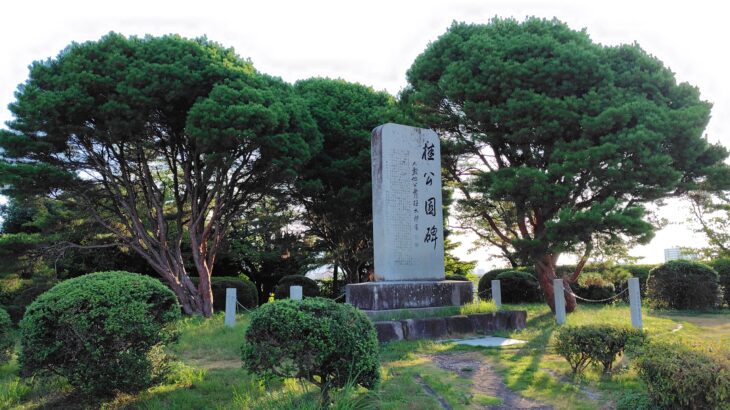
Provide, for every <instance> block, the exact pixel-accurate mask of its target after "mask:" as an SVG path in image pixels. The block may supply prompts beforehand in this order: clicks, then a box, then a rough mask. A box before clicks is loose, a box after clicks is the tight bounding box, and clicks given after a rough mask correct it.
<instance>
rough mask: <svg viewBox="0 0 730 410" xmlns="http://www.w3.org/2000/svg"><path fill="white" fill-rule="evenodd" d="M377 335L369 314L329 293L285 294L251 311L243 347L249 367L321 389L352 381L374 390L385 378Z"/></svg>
mask: <svg viewBox="0 0 730 410" xmlns="http://www.w3.org/2000/svg"><path fill="white" fill-rule="evenodd" d="M378 354H379V353H378V338H377V335H376V333H375V327H374V326H373V324H372V323H371V322H370V320H369V319H368V318H367V316H365V314H364V313H362V312H361V311H359V310H357V309H356V308H354V307H353V306H351V305H348V304H341V303H336V302H334V301H332V300H329V299H324V298H307V299H304V300H302V301H297V300H290V299H283V300H276V301H274V302H271V303H267V304H265V305H263V306H261V307H259V308H258V309H257V310H256V311H254V312H253V313H252V314H251V323H250V325H249V327H248V329H247V330H246V335H245V343H244V344H243V347H242V349H241V357H242V359H243V363H244V367H245V368H247V369H248V370H249V371H251V372H253V373H256V374H258V375H261V376H264V377H266V376H271V375H276V376H280V377H296V378H300V379H305V380H308V381H310V382H312V383H314V384H315V385H317V386H319V387H320V389H322V397H323V401H325V402H326V401H328V389H329V388H331V387H343V386H345V385H346V384H347V383H348V382H352V383H354V384H359V385H361V386H363V387H365V388H367V389H372V388H374V387H375V386H376V384H377V383H378V380H379V378H380V371H379V368H380V363H379V359H378Z"/></svg>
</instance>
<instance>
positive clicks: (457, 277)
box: [444, 275, 469, 282]
mask: <svg viewBox="0 0 730 410" xmlns="http://www.w3.org/2000/svg"><path fill="white" fill-rule="evenodd" d="M444 280H459V281H466V282H468V281H469V278H467V277H466V276H464V275H446V277H445V278H444Z"/></svg>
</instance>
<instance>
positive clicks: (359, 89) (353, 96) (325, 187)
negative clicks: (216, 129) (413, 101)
mask: <svg viewBox="0 0 730 410" xmlns="http://www.w3.org/2000/svg"><path fill="white" fill-rule="evenodd" d="M295 89H296V90H297V93H298V94H299V95H300V96H302V98H303V99H304V100H305V101H306V102H307V105H308V106H309V109H310V110H311V113H312V117H313V118H314V120H315V121H316V123H317V126H318V128H319V130H320V132H321V133H322V136H323V139H324V141H323V147H322V150H321V151H320V152H319V153H318V154H317V155H316V156H314V157H312V159H311V160H310V161H309V162H308V163H307V165H305V166H304V167H302V169H301V171H300V173H299V175H298V177H297V179H296V182H295V184H294V187H293V191H292V192H293V195H294V197H295V198H296V200H297V202H298V203H299V204H301V205H302V206H303V208H304V212H303V215H302V217H303V222H304V224H305V225H307V227H308V228H309V230H310V232H311V233H312V234H313V235H316V236H317V237H319V238H321V239H322V241H323V243H324V246H325V247H326V249H327V250H328V252H329V253H330V254H331V255H332V258H333V259H334V261H335V262H336V264H337V265H338V266H339V267H340V268H342V269H343V270H344V271H345V273H346V275H347V281H348V282H349V283H357V282H360V281H362V280H367V270H368V268H369V267H370V266H372V261H373V243H372V241H373V239H372V238H373V228H372V220H373V216H372V185H371V176H370V136H371V132H372V130H373V129H374V128H375V127H377V126H378V125H380V124H384V123H387V122H406V121H407V120H406V119H405V118H404V117H403V114H401V113H400V111H399V109H398V106H397V105H396V103H395V99H394V98H393V97H392V96H390V95H389V94H387V93H385V92H377V91H374V90H373V89H371V88H369V87H366V86H363V85H360V84H354V83H349V82H346V81H344V80H332V79H326V78H312V79H308V80H303V81H298V82H297V83H296V84H295Z"/></svg>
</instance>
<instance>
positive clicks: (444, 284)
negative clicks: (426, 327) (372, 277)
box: [345, 280, 473, 311]
mask: <svg viewBox="0 0 730 410" xmlns="http://www.w3.org/2000/svg"><path fill="white" fill-rule="evenodd" d="M345 293H346V299H345V300H346V301H347V303H349V304H351V305H353V306H355V307H356V308H359V309H362V310H365V311H383V310H394V309H422V308H438V307H445V306H461V305H463V304H465V303H469V302H471V300H472V293H473V291H472V283H471V282H465V281H456V280H442V281H384V282H367V283H358V284H354V285H347V286H346V288H345Z"/></svg>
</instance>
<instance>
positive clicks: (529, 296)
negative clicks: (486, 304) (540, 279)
mask: <svg viewBox="0 0 730 410" xmlns="http://www.w3.org/2000/svg"><path fill="white" fill-rule="evenodd" d="M497 279H499V281H500V287H501V290H502V303H532V302H539V301H541V300H542V293H541V292H540V285H539V284H538V283H537V279H535V277H534V276H532V275H531V274H529V273H527V272H521V271H517V270H511V271H507V272H502V273H500V274H499V275H497ZM490 283H491V282H490Z"/></svg>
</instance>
